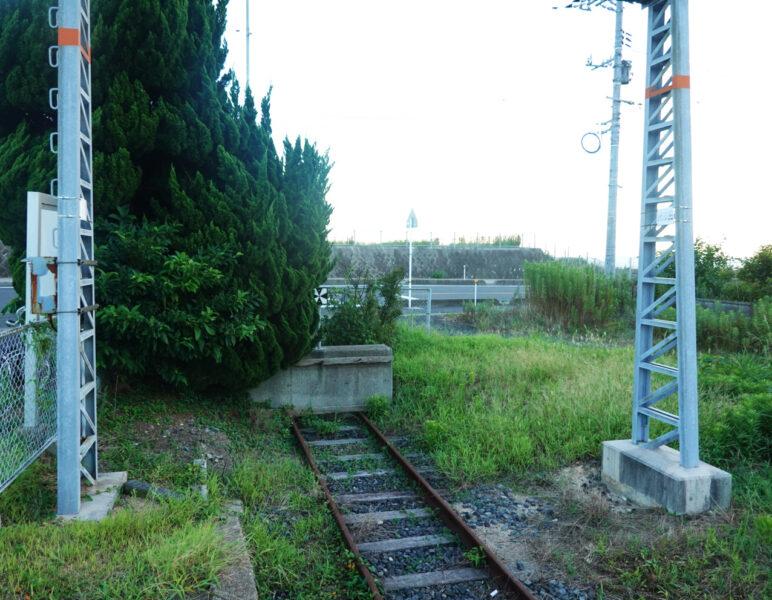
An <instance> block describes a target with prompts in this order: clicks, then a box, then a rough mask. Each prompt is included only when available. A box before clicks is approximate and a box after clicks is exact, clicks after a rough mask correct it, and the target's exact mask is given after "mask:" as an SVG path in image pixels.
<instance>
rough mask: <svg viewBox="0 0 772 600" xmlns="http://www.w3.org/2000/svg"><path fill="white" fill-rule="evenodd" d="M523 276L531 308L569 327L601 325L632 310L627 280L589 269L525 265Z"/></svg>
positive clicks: (586, 266)
mask: <svg viewBox="0 0 772 600" xmlns="http://www.w3.org/2000/svg"><path fill="white" fill-rule="evenodd" d="M524 275H525V283H526V285H527V286H528V300H529V301H530V303H531V305H532V306H533V307H534V308H536V309H537V310H538V311H539V312H541V313H542V314H543V315H544V316H546V317H548V318H550V319H553V320H555V321H558V322H561V323H562V324H564V325H566V326H569V327H587V326H590V327H592V326H599V325H604V324H606V323H608V322H610V321H611V320H613V319H614V318H616V317H618V316H619V315H621V314H622V313H624V312H625V311H627V310H630V309H631V308H632V306H633V297H632V285H631V283H630V280H629V279H627V278H626V277H615V278H609V277H606V276H605V275H603V274H602V273H600V272H599V271H598V270H597V269H596V268H595V267H592V266H588V265H574V264H564V263H560V262H541V263H532V262H526V263H525V267H524Z"/></svg>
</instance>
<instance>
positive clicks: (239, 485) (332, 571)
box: [233, 453, 371, 600]
mask: <svg viewBox="0 0 772 600" xmlns="http://www.w3.org/2000/svg"><path fill="white" fill-rule="evenodd" d="M233 485H234V487H235V489H236V491H237V492H238V494H239V495H240V497H241V498H242V499H243V501H244V505H245V508H246V516H245V518H244V532H245V535H246V536H247V542H248V544H249V549H250V551H251V554H252V556H253V561H254V567H255V575H256V577H255V582H256V584H257V592H258V596H259V597H260V598H263V597H287V598H303V599H307V600H312V599H316V598H336V597H338V598H348V599H350V600H355V599H358V598H361V599H365V598H370V597H371V594H370V593H369V591H368V589H367V587H366V585H365V584H364V581H363V580H362V579H361V577H360V576H359V573H358V572H357V571H356V570H355V569H354V562H353V560H352V558H353V557H352V556H351V555H350V554H349V553H348V552H346V551H344V550H343V549H342V540H341V536H340V532H339V530H338V529H337V527H336V525H335V521H334V520H333V519H332V517H331V515H330V513H329V511H328V510H327V507H326V505H325V503H324V500H323V496H322V492H321V490H320V489H319V487H318V486H317V485H316V481H315V479H314V475H313V473H312V472H311V471H310V470H309V469H308V468H307V467H306V466H305V465H304V464H303V463H301V462H299V461H298V460H297V459H296V458H294V457H293V458H282V459H278V460H273V461H266V460H265V459H264V458H263V457H261V456H259V453H254V454H252V455H249V456H247V457H245V458H244V460H242V461H241V463H240V464H239V466H238V467H237V468H236V470H235V472H234V474H233Z"/></svg>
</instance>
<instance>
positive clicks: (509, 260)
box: [330, 244, 547, 280]
mask: <svg viewBox="0 0 772 600" xmlns="http://www.w3.org/2000/svg"><path fill="white" fill-rule="evenodd" d="M332 255H333V258H334V259H336V260H337V263H336V265H335V268H334V269H333V271H332V273H330V277H336V278H337V277H345V276H346V273H347V272H348V271H349V269H352V268H353V269H354V270H355V271H366V272H368V273H369V274H371V275H374V276H379V275H384V274H386V273H388V272H389V271H390V270H392V269H394V268H396V267H403V268H404V269H405V276H406V277H407V270H408V249H407V247H406V246H377V245H373V246H358V245H344V244H340V245H335V246H333V250H332ZM546 258H547V256H546V255H545V254H544V252H542V251H541V250H538V249H534V248H490V247H481V248H469V247H459V246H413V279H414V280H415V279H417V278H422V277H429V276H431V274H432V272H434V271H444V272H445V274H446V276H447V277H449V278H451V279H454V278H455V279H461V278H462V277H463V275H464V265H466V277H467V279H472V278H477V279H520V278H522V276H523V263H524V262H525V261H526V260H530V261H534V262H536V261H542V260H546Z"/></svg>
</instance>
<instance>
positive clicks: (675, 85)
mask: <svg viewBox="0 0 772 600" xmlns="http://www.w3.org/2000/svg"><path fill="white" fill-rule="evenodd" d="M690 87H691V78H690V77H689V75H673V82H672V83H671V84H670V85H666V86H665V87H663V88H659V89H658V90H656V89H654V86H652V87H650V88H647V89H646V98H654V96H659V95H661V94H665V93H667V92H669V91H671V90H675V89H688V88H690Z"/></svg>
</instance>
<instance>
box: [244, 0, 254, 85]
mask: <svg viewBox="0 0 772 600" xmlns="http://www.w3.org/2000/svg"><path fill="white" fill-rule="evenodd" d="M245 4H246V5H247V87H249V36H251V35H252V33H251V32H250V31H249V0H245Z"/></svg>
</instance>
